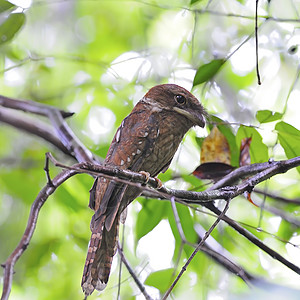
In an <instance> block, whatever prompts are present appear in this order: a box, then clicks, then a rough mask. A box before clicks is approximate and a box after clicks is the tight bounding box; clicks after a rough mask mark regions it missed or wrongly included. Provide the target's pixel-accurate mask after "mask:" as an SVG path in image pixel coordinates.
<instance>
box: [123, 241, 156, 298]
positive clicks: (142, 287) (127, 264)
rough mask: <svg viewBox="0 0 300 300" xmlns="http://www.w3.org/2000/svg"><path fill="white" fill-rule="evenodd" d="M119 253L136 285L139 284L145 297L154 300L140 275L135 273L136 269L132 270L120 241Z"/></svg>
mask: <svg viewBox="0 0 300 300" xmlns="http://www.w3.org/2000/svg"><path fill="white" fill-rule="evenodd" d="M118 253H119V255H120V257H121V260H122V262H123V263H124V265H125V266H126V268H127V270H128V272H129V274H130V275H131V277H132V278H133V280H134V281H135V283H136V285H137V286H138V288H139V289H140V291H141V292H142V293H143V295H144V297H145V299H147V300H152V298H151V297H150V295H149V294H148V293H147V292H146V289H145V287H144V286H143V284H142V283H141V282H140V281H139V279H138V277H137V276H136V275H135V273H134V271H133V270H132V268H131V267H130V265H129V263H128V261H127V259H126V257H125V255H124V253H123V249H122V248H121V246H120V243H118Z"/></svg>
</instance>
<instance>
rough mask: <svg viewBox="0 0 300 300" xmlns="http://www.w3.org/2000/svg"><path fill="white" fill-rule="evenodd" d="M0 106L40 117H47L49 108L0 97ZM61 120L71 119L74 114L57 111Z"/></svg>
mask: <svg viewBox="0 0 300 300" xmlns="http://www.w3.org/2000/svg"><path fill="white" fill-rule="evenodd" d="M0 105H1V106H3V107H7V108H12V109H16V110H22V111H24V112H30V113H33V114H36V115H40V116H45V117H47V116H48V113H49V108H50V106H48V105H45V104H41V103H38V102H35V101H30V100H26V101H25V100H18V99H14V98H9V97H5V96H2V95H0ZM51 109H55V110H57V109H56V108H54V107H51ZM58 111H59V112H60V113H61V115H62V117H63V118H68V117H71V116H72V115H74V113H71V112H66V111H63V110H58Z"/></svg>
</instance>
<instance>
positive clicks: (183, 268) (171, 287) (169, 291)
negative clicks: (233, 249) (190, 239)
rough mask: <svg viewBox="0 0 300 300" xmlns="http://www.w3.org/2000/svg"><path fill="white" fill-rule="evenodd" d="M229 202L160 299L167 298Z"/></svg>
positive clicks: (222, 215)
mask: <svg viewBox="0 0 300 300" xmlns="http://www.w3.org/2000/svg"><path fill="white" fill-rule="evenodd" d="M229 203H230V199H228V200H227V202H226V205H225V208H224V210H223V211H222V213H221V214H220V215H219V217H218V218H217V220H216V221H215V222H214V223H213V224H212V226H211V227H210V228H209V230H208V231H207V232H206V233H205V235H204V237H203V239H202V240H201V242H200V243H199V244H198V246H197V247H196V249H195V250H194V251H193V253H192V254H191V256H190V257H189V259H188V260H187V262H186V263H185V264H184V266H183V267H182V269H181V271H180V273H179V274H178V276H177V277H176V278H175V280H174V282H173V283H172V284H171V286H170V288H169V289H168V290H167V292H166V293H165V295H164V296H163V297H162V300H166V299H167V298H168V296H169V295H170V293H171V292H172V290H173V289H174V287H175V285H176V284H177V282H178V281H179V279H180V278H181V276H182V275H183V273H184V272H185V271H186V269H187V267H188V265H189V264H190V263H191V261H192V260H193V258H194V257H195V255H196V253H197V252H198V251H199V250H200V249H201V247H202V246H203V245H204V243H205V240H206V239H207V238H208V237H209V235H210V234H211V232H212V231H213V230H214V229H215V228H216V226H217V225H218V224H219V222H220V221H221V220H222V218H223V217H224V216H225V213H226V212H227V210H228V208H229Z"/></svg>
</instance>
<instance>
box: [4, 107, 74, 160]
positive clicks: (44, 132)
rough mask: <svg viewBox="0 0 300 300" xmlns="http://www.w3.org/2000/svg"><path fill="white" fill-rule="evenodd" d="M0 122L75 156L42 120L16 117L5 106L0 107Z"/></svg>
mask: <svg viewBox="0 0 300 300" xmlns="http://www.w3.org/2000/svg"><path fill="white" fill-rule="evenodd" d="M0 122H3V123H6V124H8V125H10V126H13V127H15V128H16V129H20V130H22V131H25V132H27V133H30V134H33V135H35V136H38V137H40V138H43V139H44V140H45V141H47V142H49V143H50V144H52V145H54V146H55V147H56V148H58V149H59V150H60V151H62V152H63V153H64V154H67V155H69V156H71V157H72V158H75V157H74V156H73V155H72V154H71V153H70V151H69V150H68V149H67V148H66V147H65V146H64V145H63V143H62V142H61V141H60V139H59V138H58V137H57V136H56V135H55V134H54V133H53V131H52V130H51V128H50V127H49V125H47V124H46V123H44V122H41V121H38V120H36V119H35V120H34V121H33V120H31V119H28V118H24V117H22V118H20V117H17V116H16V115H15V114H14V113H12V112H11V110H9V109H5V108H0Z"/></svg>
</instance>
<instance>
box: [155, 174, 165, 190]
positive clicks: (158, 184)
mask: <svg viewBox="0 0 300 300" xmlns="http://www.w3.org/2000/svg"><path fill="white" fill-rule="evenodd" d="M154 179H155V181H156V188H157V189H158V190H160V189H161V188H162V187H163V183H162V182H161V180H160V179H158V178H157V177H154Z"/></svg>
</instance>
